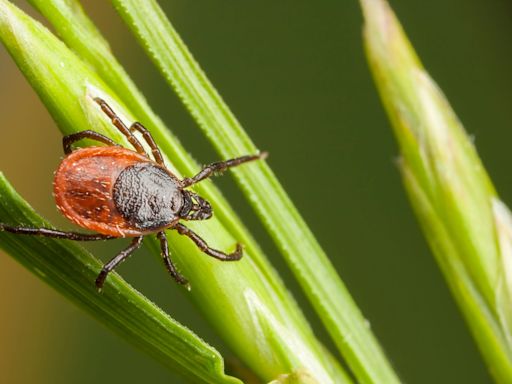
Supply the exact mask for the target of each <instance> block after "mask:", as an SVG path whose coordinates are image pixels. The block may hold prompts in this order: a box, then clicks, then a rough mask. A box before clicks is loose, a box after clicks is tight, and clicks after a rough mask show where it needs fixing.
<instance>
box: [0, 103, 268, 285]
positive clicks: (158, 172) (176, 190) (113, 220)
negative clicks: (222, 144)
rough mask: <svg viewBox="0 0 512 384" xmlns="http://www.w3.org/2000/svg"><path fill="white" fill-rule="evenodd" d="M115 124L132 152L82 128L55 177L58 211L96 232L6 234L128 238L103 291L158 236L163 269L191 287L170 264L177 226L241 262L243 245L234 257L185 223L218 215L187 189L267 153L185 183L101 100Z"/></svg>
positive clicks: (210, 169)
mask: <svg viewBox="0 0 512 384" xmlns="http://www.w3.org/2000/svg"><path fill="white" fill-rule="evenodd" d="M95 101H96V102H97V103H98V105H99V106H100V107H101V109H102V110H103V112H104V113H105V114H106V115H107V116H108V117H109V118H110V119H111V121H112V123H113V124H114V126H115V127H116V128H117V129H119V131H121V133H123V134H124V135H125V136H126V137H127V139H128V141H129V142H130V144H131V145H132V146H133V147H134V149H135V151H134V150H131V149H128V148H124V147H121V146H119V145H117V144H116V143H115V142H114V141H112V140H111V139H110V138H108V137H106V136H103V135H101V134H99V133H98V132H95V131H82V132H78V133H74V134H72V135H68V136H65V137H64V139H63V146H64V152H65V153H66V157H65V158H64V159H63V160H62V162H61V164H60V165H59V167H58V169H57V171H56V172H55V178H54V184H53V189H54V196H55V202H56V204H57V208H58V209H59V210H60V212H61V213H62V214H63V215H64V216H65V217H67V218H68V219H69V220H70V221H72V222H73V223H75V224H76V225H78V226H80V227H82V228H86V229H88V230H91V231H94V232H96V233H94V234H85V233H77V232H64V231H57V230H53V229H49V228H27V227H21V226H19V227H13V226H7V225H4V224H1V223H0V230H1V231H7V232H11V233H16V234H25V235H39V236H46V237H54V238H62V239H69V240H77V241H92V240H109V239H115V238H120V237H130V238H132V241H131V243H130V245H129V246H128V247H127V248H126V249H124V250H123V251H121V252H120V253H119V254H118V255H117V256H115V257H114V258H113V259H112V260H111V261H109V262H108V263H107V264H106V265H105V266H104V267H103V268H102V270H101V272H100V274H99V275H98V278H97V279H96V286H97V288H98V289H101V288H102V287H103V284H104V282H105V279H106V278H107V276H108V274H109V273H110V272H111V271H112V270H113V269H114V268H115V267H116V266H118V265H119V264H120V263H121V262H122V261H124V260H125V259H126V258H128V257H129V256H130V254H131V253H133V251H135V250H136V249H137V248H139V247H140V245H141V243H142V239H143V237H144V236H146V235H149V234H156V235H157V237H158V239H159V240H160V244H161V251H162V258H163V261H164V265H165V266H166V268H167V270H168V272H169V273H170V274H171V276H172V277H173V278H174V279H175V280H176V281H177V282H178V283H180V284H187V283H188V282H187V280H186V279H185V278H184V277H183V276H181V275H180V274H179V273H178V271H177V270H176V268H175V266H174V264H173V263H172V261H171V258H170V255H169V250H168V244H167V238H166V235H165V232H164V230H166V229H175V230H177V231H178V233H180V234H182V235H185V236H188V237H189V238H190V239H191V240H192V241H193V242H194V243H195V244H196V245H197V246H198V247H199V248H200V249H201V250H202V251H203V252H204V253H206V254H207V255H209V256H212V257H214V258H217V259H219V260H224V261H234V260H239V259H240V258H241V257H242V247H241V246H240V245H239V244H238V245H237V246H236V249H235V251H234V252H232V253H224V252H222V251H219V250H216V249H213V248H210V247H209V246H208V245H207V243H206V242H205V241H204V240H203V239H201V237H200V236H199V235H197V234H196V233H194V232H192V230H190V229H189V228H187V227H186V226H185V225H183V224H182V223H180V220H206V219H208V218H210V217H211V216H212V208H211V206H210V204H209V203H208V202H207V201H206V200H204V199H203V198H201V197H200V196H198V195H197V194H195V193H194V192H192V191H190V190H187V189H186V188H188V187H190V186H192V185H193V184H196V183H198V182H200V181H202V180H204V179H207V178H209V177H210V176H212V175H213V174H214V173H218V172H222V171H224V170H226V169H228V168H230V167H233V166H237V165H239V164H242V163H245V162H248V161H253V160H257V159H260V158H263V157H265V156H266V153H261V154H258V155H252V156H242V157H239V158H235V159H231V160H227V161H224V162H217V163H212V164H210V165H208V166H205V167H204V168H203V169H202V170H201V171H200V172H199V173H198V174H197V175H195V176H193V177H191V178H185V179H181V180H180V179H179V178H177V177H176V176H175V175H174V174H173V173H172V172H171V171H170V170H169V169H167V168H166V167H165V164H164V161H163V158H162V155H161V153H160V150H159V149H158V147H157V145H156V143H155V141H154V140H153V138H152V137H151V134H150V133H149V131H147V129H146V128H144V127H143V126H142V125H141V124H140V123H134V124H132V125H131V126H130V127H127V126H125V125H124V124H123V122H122V121H121V120H120V119H119V117H118V116H117V115H116V114H115V113H114V111H113V110H112V109H111V108H110V107H109V106H108V105H107V104H106V103H105V101H103V100H101V99H95ZM135 131H138V132H140V133H141V134H142V136H143V138H144V139H145V140H146V142H147V144H148V145H149V147H150V148H151V155H152V158H151V157H150V155H149V154H148V153H146V152H145V150H144V147H143V146H142V144H141V143H140V142H139V141H138V139H137V138H136V136H135V135H134V134H133V133H134V132H135ZM84 138H88V139H92V140H96V141H99V142H101V143H103V144H106V146H101V147H88V148H79V149H73V147H72V145H73V144H74V143H75V142H76V141H78V140H81V139H84Z"/></svg>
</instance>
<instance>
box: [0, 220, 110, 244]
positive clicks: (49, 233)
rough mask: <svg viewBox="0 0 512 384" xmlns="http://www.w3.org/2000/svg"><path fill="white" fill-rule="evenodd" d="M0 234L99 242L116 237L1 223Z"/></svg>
mask: <svg viewBox="0 0 512 384" xmlns="http://www.w3.org/2000/svg"><path fill="white" fill-rule="evenodd" d="M0 232H10V233H14V234H17V235H32V236H43V237H52V238H55V239H67V240H74V241H97V240H111V239H115V238H116V237H114V236H110V235H102V234H100V233H92V234H89V233H79V232H65V231H58V230H55V229H50V228H29V227H22V226H9V225H5V224H2V223H0Z"/></svg>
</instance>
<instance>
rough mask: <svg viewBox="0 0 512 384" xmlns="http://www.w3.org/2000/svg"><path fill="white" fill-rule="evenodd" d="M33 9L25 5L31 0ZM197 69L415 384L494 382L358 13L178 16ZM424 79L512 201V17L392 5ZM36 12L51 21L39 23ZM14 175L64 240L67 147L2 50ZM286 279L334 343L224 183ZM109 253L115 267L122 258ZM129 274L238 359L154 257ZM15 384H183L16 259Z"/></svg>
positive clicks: (3, 154) (2, 370)
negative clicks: (57, 178)
mask: <svg viewBox="0 0 512 384" xmlns="http://www.w3.org/2000/svg"><path fill="white" fill-rule="evenodd" d="M15 3H16V4H17V5H19V6H22V7H23V8H24V9H26V10H29V7H27V6H26V4H25V3H24V2H22V1H15ZM160 3H161V5H162V6H163V7H164V8H165V10H166V12H167V14H168V16H169V17H170V19H171V21H172V22H173V23H174V24H175V27H176V28H177V30H178V31H179V32H180V33H181V35H182V37H183V39H184V40H185V42H186V43H187V44H188V46H189V48H190V49H191V51H192V52H193V53H194V55H195V57H196V59H197V60H198V61H199V63H200V64H201V65H202V67H203V68H204V70H205V71H206V73H207V74H208V76H209V77H210V79H211V80H212V81H213V83H214V84H215V85H216V86H217V88H218V90H219V91H220V93H221V94H222V95H223V96H224V98H225V100H226V101H227V103H228V105H230V106H231V108H232V110H233V111H234V113H235V114H236V115H237V116H238V118H239V119H240V121H241V122H242V124H243V125H244V127H245V129H246V130H247V131H248V132H249V134H250V135H251V136H252V138H253V139H254V141H255V142H256V143H257V145H258V146H259V147H260V148H262V149H266V150H268V151H269V152H270V154H271V157H270V158H269V161H270V164H271V166H272V167H273V168H274V170H275V172H276V173H277V175H278V176H279V178H280V180H281V182H282V183H283V184H284V186H285V188H286V189H287V190H288V193H289V194H290V195H291V197H292V199H293V200H294V202H295V203H296V205H297V206H298V208H299V210H300V211H301V212H302V214H303V216H304V217H305V219H306V221H307V222H308V223H309V225H310V226H311V228H312V229H313V231H314V233H315V234H316V236H317V237H318V239H319V241H320V243H321V244H322V245H323V246H324V248H325V250H326V251H327V253H328V254H329V255H330V257H331V259H332V261H333V262H334V264H335V265H336V267H337V269H338V271H339V273H340V274H341V276H342V278H343V279H344V281H345V282H346V284H347V285H348V287H349V289H350V291H351V293H352V295H353V296H354V297H355V299H356V301H357V303H358V304H359V306H360V307H361V309H362V310H363V312H364V313H365V315H366V317H367V318H368V319H369V321H370V323H371V326H372V328H373V330H374V332H375V333H376V334H377V336H378V338H379V339H380V341H381V343H382V345H383V346H384V348H385V349H386V351H387V353H388V355H389V358H390V360H391V361H392V362H393V364H394V366H395V367H396V370H397V371H398V373H399V374H400V376H401V377H402V379H403V381H404V382H407V383H479V384H480V383H489V382H491V381H490V378H489V376H488V374H487V370H486V368H485V367H484V365H483V363H482V360H481V358H480V356H479V354H478V351H477V349H476V347H475V345H474V343H473V341H472V340H471V338H470V336H469V334H468V331H467V328H466V326H465V324H464V322H463V320H462V318H461V316H460V314H459V312H458V310H457V308H456V307H455V304H454V302H453V300H452V298H451V296H450V294H449V292H448V290H447V288H446V285H445V283H444V281H443V279H442V276H441V275H440V273H439V271H438V268H437V266H436V265H435V263H434V260H433V258H432V256H431V254H430V252H429V250H428V248H427V246H426V244H425V241H424V239H423V237H422V235H421V233H420V231H419V228H418V226H417V224H416V221H415V218H414V216H413V215H412V213H411V209H410V207H409V205H408V202H407V200H406V196H405V194H404V192H403V189H402V186H401V181H400V178H399V175H398V172H397V169H396V167H395V165H394V160H395V158H396V154H397V149H396V145H395V142H394V140H393V137H392V135H391V130H390V128H389V124H388V122H387V119H386V117H385V115H384V113H383V110H382V107H381V105H380V103H379V100H378V98H377V94H376V91H375V89H374V85H373V83H372V81H371V78H370V74H369V71H368V68H367V65H366V62H365V58H364V53H363V47H362V42H361V27H362V18H361V14H360V10H359V8H358V4H357V2H356V1H355V0H351V1H347V0H344V1H333V0H325V1H317V2H311V1H303V0H294V1H291V0H285V1H280V2H276V1H259V2H233V1H206V0H196V1H186V0H173V1H170V0H169V1H161V2H160ZM83 4H84V6H85V8H86V9H87V10H88V11H89V13H90V15H91V16H92V17H93V18H94V20H95V21H96V22H97V24H98V25H99V26H100V28H101V29H102V31H103V32H104V33H105V34H106V35H107V36H108V38H109V40H110V42H111V44H112V47H113V50H114V52H115V53H116V54H117V55H118V57H119V59H120V60H121V62H122V63H123V64H124V65H125V66H126V68H127V69H128V71H129V72H130V73H131V75H132V76H133V78H134V79H135V80H136V82H137V83H138V84H139V86H140V87H141V88H142V89H143V90H144V92H145V93H146V96H147V97H148V99H149V100H150V102H151V104H152V105H153V106H154V108H155V109H156V110H157V112H158V113H159V114H160V115H161V116H162V117H163V118H164V119H165V121H166V122H167V123H168V124H169V126H171V127H172V129H173V130H174V131H175V133H176V134H177V135H178V136H179V137H180V139H181V140H182V141H183V142H184V144H185V145H186V147H187V148H188V149H189V150H190V151H191V153H193V154H194V156H195V157H196V158H197V159H198V160H199V161H200V162H202V163H207V162H210V161H213V160H216V159H217V158H218V157H217V155H216V154H215V153H214V151H213V150H212V149H211V148H210V145H209V144H208V143H207V142H206V140H205V139H204V138H203V137H202V135H201V134H200V133H199V131H198V129H197V128H196V127H195V125H194V123H193V121H192V120H191V119H190V117H189V116H188V115H187V113H186V112H185V111H184V109H183V107H182V106H181V105H180V103H179V101H178V100H177V99H176V97H175V96H174V95H173V94H172V92H171V91H170V90H169V89H168V88H167V85H166V84H165V82H164V80H163V79H162V78H161V77H160V76H159V75H158V74H157V72H156V70H155V69H154V68H153V66H152V65H151V64H150V62H149V61H148V60H147V59H146V58H145V56H144V54H143V53H142V50H141V49H140V48H139V47H138V46H137V45H136V43H135V41H134V39H133V38H132V36H131V35H130V34H129V32H128V31H127V29H126V28H125V27H124V25H123V24H122V22H121V21H120V19H119V18H118V16H117V15H116V14H115V12H114V11H113V10H112V8H111V6H110V5H109V2H106V1H100V0H95V1H93V0H87V1H86V0H84V1H83ZM391 5H392V6H393V7H394V9H395V11H396V12H397V14H398V17H399V18H400V20H401V21H402V23H403V25H404V27H405V29H406V31H407V33H408V35H409V37H410V39H411V41H412V43H413V45H414V46H415V47H416V49H417V51H418V53H419V55H420V57H421V58H422V60H423V62H424V64H425V66H426V67H427V69H428V70H429V71H430V73H431V74H432V76H433V77H434V78H435V79H436V81H437V82H438V83H439V85H440V86H441V87H442V89H443V90H444V91H445V93H446V94H447V96H448V98H449V100H450V101H451V103H452V105H453V107H454V109H455V110H456V112H457V113H458V115H459V117H460V118H461V120H462V121H463V123H464V124H465V126H466V129H467V131H468V132H469V133H470V134H471V135H472V136H473V137H474V139H475V142H476V145H477V148H478V150H479V153H480V155H481V157H482V159H483V161H484V164H485V165H486V167H487V169H488V171H489V173H490V175H491V177H492V179H493V180H494V182H495V184H496V186H497V188H498V191H499V192H500V194H501V197H502V198H503V199H504V201H505V202H508V203H509V205H510V204H512V173H511V172H510V164H511V162H512V151H510V142H511V140H512V129H511V127H512V71H511V70H510V68H512V44H511V36H512V4H511V3H510V2H509V1H507V0H487V1H478V0H450V1H445V0H431V1H428V2H421V1H404V0H401V1H400V0H395V1H391ZM31 13H32V14H33V15H34V13H33V12H31ZM0 84H1V86H0V116H1V119H2V127H1V132H2V137H1V150H0V170H2V171H3V172H5V173H6V175H7V176H8V178H9V179H10V180H11V181H12V183H13V184H14V185H15V187H16V188H17V189H18V191H19V192H20V193H21V194H22V195H23V196H24V197H25V198H26V199H27V200H28V201H29V202H30V203H31V204H33V205H34V206H35V207H36V208H37V209H38V210H39V212H41V213H42V214H43V215H44V216H46V217H48V218H50V219H51V220H52V221H53V222H54V223H56V224H58V225H60V226H61V227H66V228H70V226H69V225H68V224H67V223H66V222H65V221H64V219H62V218H60V217H59V214H58V213H57V211H56V209H55V207H54V205H53V200H52V195H51V190H52V187H51V182H52V176H53V170H54V169H55V167H56V166H57V164H58V162H59V160H60V158H61V157H62V149H61V146H60V134H59V133H58V131H57V130H56V128H55V126H54V123H53V122H52V121H51V119H50V117H49V115H48V113H47V112H46V111H45V109H44V108H43V106H42V104H41V103H40V101H39V100H38V99H37V96H36V95H35V93H34V92H33V91H32V90H31V89H30V87H29V86H28V85H27V83H26V82H25V80H24V79H23V78H22V76H21V74H20V73H19V72H18V70H17V68H16V67H15V65H14V64H13V62H12V61H11V59H10V57H8V55H7V53H6V52H5V50H4V49H0ZM217 182H218V184H219V185H220V186H221V187H222V188H223V190H224V191H225V193H226V195H227V196H229V199H230V200H231V201H232V202H233V205H234V206H235V207H237V209H238V210H239V212H240V214H241V216H242V217H243V218H244V220H245V221H246V222H247V224H248V225H249V226H250V227H251V229H253V231H254V233H255V235H256V236H257V237H258V239H259V241H260V242H261V244H262V245H263V246H264V248H265V250H266V252H267V254H268V255H269V256H270V257H271V258H272V261H273V263H274V265H275V266H276V267H277V268H278V269H279V270H280V271H282V274H283V276H284V277H285V279H286V281H287V282H288V283H289V287H290V289H291V290H292V291H293V292H294V294H295V296H296V297H297V298H298V299H299V301H300V302H301V303H302V306H303V307H304V310H305V312H306V313H307V315H308V317H309V318H310V320H311V322H312V324H313V326H314V328H315V329H316V330H317V333H318V335H319V337H321V338H322V340H324V342H325V343H326V344H327V345H328V347H331V343H330V342H329V340H328V338H327V337H326V334H325V332H324V331H323V330H322V329H321V325H320V323H319V321H317V319H316V318H315V317H314V316H313V313H312V311H311V310H310V308H309V306H308V305H307V304H305V301H304V300H303V297H302V295H301V293H300V291H299V289H298V287H297V285H296V284H295V283H294V282H293V281H292V279H291V275H290V273H289V272H288V271H287V270H286V267H285V265H284V263H283V261H282V260H281V257H280V256H279V255H278V253H277V252H276V250H275V248H274V247H273V245H272V243H271V241H270V240H269V238H268V237H267V235H266V234H265V232H264V231H263V229H262V228H261V226H260V225H259V224H258V222H257V220H256V219H255V217H254V214H253V213H252V211H251V210H250V208H249V207H248V206H247V204H246V203H245V202H244V200H243V197H242V195H241V193H240V192H239V191H238V190H237V189H236V187H235V186H234V183H233V182H232V180H230V178H229V177H225V178H222V179H217ZM121 246H122V245H121V244H120V243H119V242H118V243H116V244H115V246H114V248H111V247H107V246H105V245H96V246H95V247H94V249H95V250H98V253H100V254H101V255H104V260H107V259H109V257H111V256H112V255H113V254H114V253H115V251H116V250H117V248H119V247H121ZM120 272H121V274H122V275H123V276H124V277H125V278H126V279H127V280H128V281H129V282H131V283H132V284H133V285H135V286H136V287H137V288H138V289H140V290H141V291H142V292H143V293H144V294H146V295H147V296H148V297H149V298H151V299H152V300H154V301H156V302H157V303H158V304H159V305H161V306H162V307H163V308H165V309H166V310H167V311H168V312H169V313H171V315H172V316H173V317H175V318H177V319H179V320H181V321H183V322H185V323H186V324H188V325H189V326H190V327H191V328H192V329H194V330H195V331H196V332H197V333H199V335H201V336H202V337H203V338H205V339H206V340H207V341H209V342H210V343H212V344H213V345H214V346H216V347H217V348H219V349H220V350H221V351H222V352H223V353H224V355H225V356H228V363H229V361H230V359H229V356H230V353H229V351H228V350H226V348H225V347H224V346H223V344H222V341H221V340H220V339H219V338H218V337H217V336H216V335H215V334H214V333H213V332H212V330H211V329H210V328H209V326H208V324H206V323H205V322H204V321H203V319H202V318H201V317H200V315H199V313H198V312H197V310H196V309H195V308H194V307H193V306H192V305H191V304H190V303H188V301H187V299H186V293H183V291H182V290H180V289H179V287H177V286H175V284H174V283H173V281H172V280H171V279H170V278H169V277H168V276H167V275H166V272H165V270H164V269H163V268H162V266H161V265H160V264H159V263H158V262H157V261H156V260H155V259H153V258H150V257H145V255H144V252H139V253H137V255H136V256H135V257H133V258H132V259H131V260H130V261H129V262H128V263H126V264H125V265H123V266H122V267H121V268H120ZM0 382H1V383H22V384H25V383H56V384H58V383H77V384H80V383H90V382H96V383H107V382H112V383H121V382H122V383H140V382H151V383H181V382H182V381H181V380H180V379H179V378H177V377H176V376H174V375H173V374H172V373H169V372H168V371H166V370H165V369H164V368H163V367H161V366H160V365H159V364H158V363H156V362H154V361H152V360H151V359H150V358H149V357H147V356H146V355H144V354H143V353H142V352H139V351H137V350H135V349H134V348H132V347H131V346H129V345H128V344H127V343H126V342H124V341H123V340H121V339H120V338H118V337H117V336H116V335H113V334H111V333H110V332H109V331H107V330H106V329H105V328H103V327H102V326H100V325H99V324H97V323H96V321H95V320H93V319H92V318H90V317H88V316H87V315H84V313H82V312H81V311H80V310H79V309H77V308H76V307H75V306H73V305H72V304H70V303H69V302H67V301H66V300H64V299H63V298H62V297H61V296H59V295H58V294H56V293H55V292H54V291H53V290H51V289H50V288H49V287H47V286H45V285H44V284H43V283H42V282H40V281H39V280H37V279H36V278H35V277H34V276H32V275H31V274H29V273H28V272H27V271H25V270H24V269H23V268H22V267H21V266H19V265H18V264H16V263H15V262H14V261H13V260H11V259H10V258H9V257H8V256H7V255H5V254H1V255H0Z"/></svg>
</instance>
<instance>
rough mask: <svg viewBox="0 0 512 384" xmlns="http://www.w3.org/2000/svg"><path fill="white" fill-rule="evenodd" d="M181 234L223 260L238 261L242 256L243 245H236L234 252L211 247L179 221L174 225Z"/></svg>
mask: <svg viewBox="0 0 512 384" xmlns="http://www.w3.org/2000/svg"><path fill="white" fill-rule="evenodd" d="M174 228H175V229H176V230H177V231H178V233H179V234H180V235H185V236H187V237H188V238H190V239H191V240H192V241H193V242H194V243H196V245H197V246H198V248H199V249H200V250H201V251H203V252H204V253H206V254H207V255H208V256H211V257H214V258H216V259H218V260H222V261H236V260H240V259H241V258H242V246H241V245H240V244H237V245H236V249H235V251H234V252H233V253H224V252H222V251H218V250H216V249H213V248H210V247H209V246H208V244H206V241H204V240H203V239H202V238H201V237H200V236H199V235H198V234H197V233H195V232H193V231H192V230H191V229H190V228H187V227H185V226H184V225H183V224H181V223H178V224H176V226H175V227H174Z"/></svg>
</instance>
